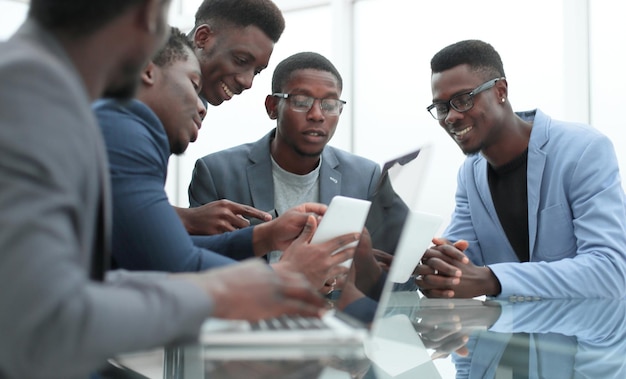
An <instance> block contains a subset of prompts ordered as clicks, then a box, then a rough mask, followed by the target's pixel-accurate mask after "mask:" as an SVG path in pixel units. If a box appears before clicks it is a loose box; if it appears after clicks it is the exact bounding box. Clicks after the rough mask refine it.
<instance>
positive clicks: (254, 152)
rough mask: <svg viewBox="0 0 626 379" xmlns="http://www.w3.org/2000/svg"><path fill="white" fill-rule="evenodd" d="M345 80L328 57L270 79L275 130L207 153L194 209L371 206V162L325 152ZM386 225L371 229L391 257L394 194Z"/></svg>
mask: <svg viewBox="0 0 626 379" xmlns="http://www.w3.org/2000/svg"><path fill="white" fill-rule="evenodd" d="M342 85H343V83H342V78H341V75H340V74H339V72H338V71H337V69H336V68H335V66H334V65H333V64H332V63H331V62H330V61H329V60H328V59H326V58H325V57H323V56H322V55H320V54H317V53H313V52H302V53H298V54H294V55H292V56H290V57H288V58H286V59H285V60H283V61H282V62H280V63H279V64H278V65H277V66H276V69H275V71H274V75H273V77H272V92H271V94H270V95H267V97H266V98H265V109H266V111H267V115H268V116H269V118H270V119H272V120H276V128H275V129H273V130H272V131H270V132H269V133H268V134H266V135H265V136H264V137H263V138H261V139H260V140H258V141H256V142H253V143H248V144H244V145H240V146H236V147H233V148H230V149H227V150H223V151H219V152H216V153H213V154H209V155H207V156H205V157H203V158H200V159H198V160H197V161H196V165H195V169H194V172H193V177H192V180H191V184H190V186H189V202H190V204H191V206H192V207H196V206H200V205H202V204H206V203H209V202H211V201H215V200H219V199H228V200H232V201H235V202H238V203H242V204H248V205H251V206H254V207H255V208H257V209H261V210H265V211H271V212H275V213H276V214H282V212H284V211H285V210H287V209H289V208H290V207H292V206H294V205H297V204H300V203H303V202H309V201H313V202H321V203H325V204H328V203H329V202H330V200H331V199H332V198H333V197H334V196H335V195H343V196H349V197H355V198H360V199H368V198H370V197H371V196H372V194H373V193H374V190H375V188H376V184H377V182H378V179H379V177H380V174H381V170H380V167H379V165H378V164H377V163H376V162H373V161H371V160H369V159H366V158H363V157H359V156H356V155H354V154H351V153H348V152H346V151H342V150H339V149H337V148H334V147H331V146H327V144H328V142H329V141H330V139H331V138H332V137H333V135H334V133H335V129H336V128H337V123H338V122H339V117H340V115H341V112H342V110H343V107H344V106H345V104H346V102H345V101H344V100H341V99H340V96H341V91H342ZM393 199H394V200H393V201H392V202H391V203H390V207H389V209H388V213H387V216H386V217H387V219H386V220H385V223H383V222H381V220H380V219H376V220H373V219H372V218H370V219H368V222H367V224H366V226H367V228H368V230H369V231H370V233H371V235H372V242H373V246H374V247H375V248H378V249H381V250H385V251H388V250H390V249H389V248H388V247H387V245H386V243H387V241H386V238H385V237H386V228H385V224H388V225H391V224H392V223H393V222H394V219H403V217H404V215H405V214H406V211H407V208H406V205H405V204H404V203H403V202H402V200H400V198H399V197H398V196H397V195H396V194H395V193H394V194H393Z"/></svg>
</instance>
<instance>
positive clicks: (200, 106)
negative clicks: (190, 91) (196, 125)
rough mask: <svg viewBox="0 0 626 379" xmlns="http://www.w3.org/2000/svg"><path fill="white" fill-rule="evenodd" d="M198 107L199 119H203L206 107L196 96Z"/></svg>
mask: <svg viewBox="0 0 626 379" xmlns="http://www.w3.org/2000/svg"><path fill="white" fill-rule="evenodd" d="M196 106H197V109H198V114H199V115H200V120H204V116H206V107H205V106H204V102H203V101H202V99H200V96H198V102H197V104H196Z"/></svg>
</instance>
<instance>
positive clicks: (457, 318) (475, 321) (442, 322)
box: [411, 298, 502, 359]
mask: <svg viewBox="0 0 626 379" xmlns="http://www.w3.org/2000/svg"><path fill="white" fill-rule="evenodd" d="M416 309H417V311H416V312H415V313H414V314H412V315H411V316H412V323H413V327H414V328H415V330H416V331H417V332H418V333H419V335H420V338H421V339H422V342H423V343H424V346H425V347H426V348H428V349H433V350H435V352H434V353H433V354H432V355H431V358H432V359H437V358H445V357H447V356H448V355H449V354H450V353H452V352H456V353H457V354H459V355H461V356H466V355H467V354H468V353H469V351H468V349H467V347H466V344H467V341H468V340H469V337H470V336H471V335H472V333H475V332H477V331H483V330H487V329H488V328H489V327H491V325H493V324H494V323H495V321H496V320H497V319H498V318H499V317H500V314H501V312H502V311H501V307H500V304H499V303H497V302H494V301H479V300H475V299H427V298H423V299H421V300H420V306H419V307H418V308H416Z"/></svg>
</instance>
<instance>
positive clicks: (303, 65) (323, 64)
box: [272, 51, 343, 92]
mask: <svg viewBox="0 0 626 379" xmlns="http://www.w3.org/2000/svg"><path fill="white" fill-rule="evenodd" d="M306 69H313V70H319V71H325V72H329V73H331V74H332V75H334V76H335V78H337V86H338V87H339V90H341V89H343V81H342V79H341V74H339V71H338V70H337V68H336V67H335V65H333V64H332V62H331V61H329V60H328V59H327V58H326V57H324V56H323V55H321V54H318V53H314V52H310V51H305V52H301V53H297V54H294V55H292V56H290V57H287V58H285V59H284V60H283V61H281V62H280V63H279V64H278V65H277V66H276V68H275V69H274V75H273V76H272V92H281V91H282V88H283V87H284V86H285V84H286V83H287V81H289V78H290V77H291V74H293V72H294V71H298V70H306Z"/></svg>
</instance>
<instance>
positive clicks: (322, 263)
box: [273, 215, 359, 291]
mask: <svg viewBox="0 0 626 379" xmlns="http://www.w3.org/2000/svg"><path fill="white" fill-rule="evenodd" d="M316 228H317V220H316V218H315V217H314V216H313V215H308V216H307V222H306V224H305V226H304V229H303V230H302V233H300V235H299V236H298V238H296V240H294V241H293V242H292V243H291V245H289V247H288V248H287V249H285V250H284V251H283V255H282V257H281V258H280V261H279V262H278V263H276V264H274V265H273V267H274V269H275V270H277V271H280V270H286V271H297V272H301V273H303V274H304V275H305V276H306V277H307V279H308V280H309V281H310V282H311V284H312V285H313V287H315V288H318V289H319V290H320V291H321V290H322V289H323V287H324V283H326V281H327V280H328V279H331V278H335V277H337V276H339V275H343V274H345V272H346V271H347V268H346V267H343V266H340V264H341V263H343V262H345V261H347V260H348V259H351V258H353V256H354V250H355V248H354V247H347V245H349V244H351V243H354V242H355V241H356V240H358V239H359V234H352V233H350V234H345V235H343V236H339V237H336V238H333V239H331V240H328V241H326V242H323V243H318V244H311V243H310V241H311V238H312V237H313V233H314V232H315V230H316ZM338 249H340V251H338V252H336V251H337V250H338ZM335 252H336V253H335Z"/></svg>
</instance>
